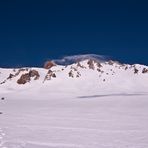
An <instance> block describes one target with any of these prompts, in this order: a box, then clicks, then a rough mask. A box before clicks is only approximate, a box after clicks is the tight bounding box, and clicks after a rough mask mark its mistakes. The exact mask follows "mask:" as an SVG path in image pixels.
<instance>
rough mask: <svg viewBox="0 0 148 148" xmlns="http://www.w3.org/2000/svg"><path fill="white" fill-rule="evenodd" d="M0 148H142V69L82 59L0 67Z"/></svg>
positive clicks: (147, 97)
mask: <svg viewBox="0 0 148 148" xmlns="http://www.w3.org/2000/svg"><path fill="white" fill-rule="evenodd" d="M0 82H1V83H0V147H1V148H119V147H120V148H147V147H148V126H147V125H148V83H147V82H148V67H147V66H144V65H139V64H135V65H129V64H121V63H119V62H116V61H98V60H95V59H84V60H82V61H79V62H76V63H74V64H70V65H67V66H61V65H56V64H55V63H53V62H50V61H48V62H46V63H45V65H44V68H34V67H32V68H20V69H3V68H1V69H0Z"/></svg>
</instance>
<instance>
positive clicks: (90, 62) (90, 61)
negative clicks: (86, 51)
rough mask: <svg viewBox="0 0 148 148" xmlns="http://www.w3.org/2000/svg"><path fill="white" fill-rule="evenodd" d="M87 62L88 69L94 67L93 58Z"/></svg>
mask: <svg viewBox="0 0 148 148" xmlns="http://www.w3.org/2000/svg"><path fill="white" fill-rule="evenodd" d="M87 64H88V66H89V69H93V70H94V69H95V66H94V61H93V60H91V59H90V60H89V61H88V62H87Z"/></svg>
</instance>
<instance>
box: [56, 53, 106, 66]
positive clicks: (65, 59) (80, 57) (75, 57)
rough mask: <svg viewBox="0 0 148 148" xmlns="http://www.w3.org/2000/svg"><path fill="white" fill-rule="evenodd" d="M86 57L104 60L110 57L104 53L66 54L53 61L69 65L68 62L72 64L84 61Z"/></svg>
mask: <svg viewBox="0 0 148 148" xmlns="http://www.w3.org/2000/svg"><path fill="white" fill-rule="evenodd" d="M86 59H92V60H97V61H100V62H104V61H107V60H108V57H107V56H104V55H97V54H80V55H72V56H64V57H63V58H61V59H54V60H53V61H54V62H55V63H57V64H60V65H68V64H72V63H75V62H78V61H83V60H86Z"/></svg>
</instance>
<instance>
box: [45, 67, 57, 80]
mask: <svg viewBox="0 0 148 148" xmlns="http://www.w3.org/2000/svg"><path fill="white" fill-rule="evenodd" d="M51 78H56V74H55V73H54V72H53V71H52V70H49V71H48V73H47V75H46V76H45V78H44V81H43V82H45V81H46V80H51Z"/></svg>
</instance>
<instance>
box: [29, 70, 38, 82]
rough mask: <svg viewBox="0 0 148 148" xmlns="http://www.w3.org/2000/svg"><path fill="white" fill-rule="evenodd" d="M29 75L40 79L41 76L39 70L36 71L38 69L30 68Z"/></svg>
mask: <svg viewBox="0 0 148 148" xmlns="http://www.w3.org/2000/svg"><path fill="white" fill-rule="evenodd" d="M29 76H30V77H34V80H38V79H39V77H40V75H39V73H38V71H36V70H30V71H29Z"/></svg>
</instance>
